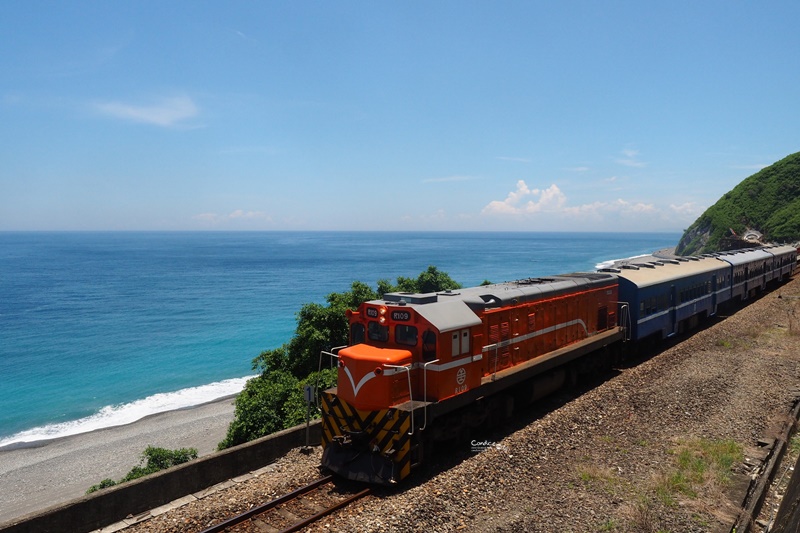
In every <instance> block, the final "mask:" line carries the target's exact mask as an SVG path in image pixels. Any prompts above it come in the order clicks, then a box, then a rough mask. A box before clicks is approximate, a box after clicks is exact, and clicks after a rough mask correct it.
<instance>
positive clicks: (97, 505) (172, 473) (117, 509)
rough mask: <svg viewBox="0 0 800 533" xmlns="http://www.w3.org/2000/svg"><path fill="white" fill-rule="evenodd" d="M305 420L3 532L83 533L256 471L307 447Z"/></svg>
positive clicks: (314, 430)
mask: <svg viewBox="0 0 800 533" xmlns="http://www.w3.org/2000/svg"><path fill="white" fill-rule="evenodd" d="M321 428H322V426H321V423H320V421H319V420H316V421H313V422H312V423H311V426H310V442H311V443H312V444H318V443H319V442H320V439H321V436H322V429H321ZM305 443H306V425H305V424H302V425H300V426H295V427H293V428H290V429H285V430H283V431H279V432H278V433H273V434H272V435H268V436H266V437H262V438H260V439H258V440H254V441H252V442H248V443H246V444H242V445H240V446H235V447H233V448H229V449H227V450H224V451H221V452H216V453H213V454H211V455H206V456H204V457H201V458H199V459H197V460H194V461H191V462H189V463H186V464H183V465H179V466H176V467H173V468H170V469H167V470H163V471H161V472H157V473H155V474H151V475H149V476H146V477H143V478H140V479H137V480H134V481H130V482H128V483H123V484H121V485H116V486H113V487H109V488H107V489H102V490H99V491H97V492H94V493H92V494H89V495H87V496H84V497H82V498H78V499H76V500H72V501H70V502H67V503H64V504H61V505H57V506H55V507H51V508H49V509H45V510H44V511H39V512H37V513H33V514H30V515H27V516H23V517H20V518H16V519H14V520H12V521H10V522H8V523H6V524H0V531H2V532H3V533H23V532H25V533H28V532H30V533H56V532H58V533H61V532H65V531H69V532H75V533H84V532H88V531H93V530H95V529H99V528H102V527H105V526H107V525H109V524H113V523H115V522H119V521H120V520H122V519H124V518H126V517H127V516H130V515H137V514H140V513H143V512H145V511H148V510H150V509H154V508H156V507H159V506H161V505H165V504H167V503H169V502H171V501H173V500H177V499H178V498H182V497H183V496H186V495H188V494H193V493H195V492H198V491H201V490H203V489H206V488H208V487H211V486H212V485H216V484H217V483H220V482H222V481H226V480H228V479H231V478H233V477H236V476H240V475H243V474H246V473H248V472H252V471H253V470H258V469H259V468H262V467H264V466H266V465H267V464H269V463H271V462H273V461H275V460H276V459H278V458H280V457H283V456H284V455H286V453H287V452H289V450H292V449H294V448H298V447H300V446H304V445H305Z"/></svg>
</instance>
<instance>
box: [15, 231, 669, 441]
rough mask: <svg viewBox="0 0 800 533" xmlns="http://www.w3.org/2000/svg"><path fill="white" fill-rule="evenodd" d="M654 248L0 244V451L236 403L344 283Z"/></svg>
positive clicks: (500, 275) (513, 240)
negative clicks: (268, 360)
mask: <svg viewBox="0 0 800 533" xmlns="http://www.w3.org/2000/svg"><path fill="white" fill-rule="evenodd" d="M679 237H680V235H678V234H663V233H656V234H654V233H636V234H604V233H436V232H432V233H402V232H398V233H368V232H367V233H361V232H263V233H257V232H253V233H250V232H241V233H222V232H208V233H167V232H164V233H160V232H156V233H135V232H133V233H128V232H107V233H106V232H103V233H84V232H79V233H70V232H65V233H0V376H2V378H1V380H0V446H3V445H7V444H10V443H14V442H20V441H34V440H40V439H44V438H53V437H57V436H63V435H68V434H73V433H77V432H82V431H89V430H92V429H97V428H100V427H107V426H111V425H118V424H121V423H128V422H132V421H134V420H136V419H138V418H141V417H142V416H146V415H148V414H152V413H154V412H160V411H165V410H170V409H175V408H180V407H186V406H189V405H196V404H199V403H203V402H206V401H210V400H212V399H215V398H219V397H222V396H226V395H228V394H233V393H235V392H238V391H239V390H241V387H242V386H243V383H244V378H245V377H246V376H248V375H251V374H252V373H253V372H252V370H251V368H250V362H251V360H252V359H253V358H254V357H255V356H257V355H258V354H259V353H260V352H261V351H262V350H264V349H268V348H275V347H277V346H280V345H281V344H283V343H284V342H286V341H287V340H288V339H289V338H290V337H291V335H292V333H293V332H294V326H295V318H294V317H295V313H296V312H297V311H298V310H299V309H300V307H301V306H302V304H304V303H308V302H320V303H322V302H324V300H325V296H326V295H327V294H329V293H330V292H334V291H343V290H347V289H348V288H349V286H350V284H351V283H352V282H353V281H354V280H359V281H364V282H367V283H370V284H372V285H373V286H374V284H375V282H376V281H377V280H378V279H380V278H388V279H391V280H394V279H395V278H396V277H397V276H413V277H416V275H417V274H419V273H420V272H421V271H423V270H424V269H426V268H427V267H428V265H436V266H437V267H438V268H439V269H440V270H443V271H445V272H447V273H448V274H450V276H451V277H452V278H453V279H455V280H456V281H458V282H460V283H462V284H463V285H476V284H479V283H481V282H482V281H484V280H485V279H488V280H490V281H495V282H496V281H507V280H512V279H519V278H525V277H531V276H541V275H551V274H558V273H563V272H574V271H587V270H594V269H595V267H596V266H597V265H598V264H599V263H602V262H605V261H608V260H612V259H619V258H624V257H631V256H635V255H641V254H646V253H650V252H652V251H654V250H657V249H659V248H665V247H669V246H673V245H674V244H675V243H676V242H677V241H678V238H679Z"/></svg>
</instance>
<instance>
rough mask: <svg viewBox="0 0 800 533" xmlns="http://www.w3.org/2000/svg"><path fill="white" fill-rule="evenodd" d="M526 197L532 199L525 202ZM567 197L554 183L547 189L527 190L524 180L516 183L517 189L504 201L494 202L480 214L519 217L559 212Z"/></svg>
mask: <svg viewBox="0 0 800 533" xmlns="http://www.w3.org/2000/svg"><path fill="white" fill-rule="evenodd" d="M528 197H533V198H532V199H530V200H528V201H527V202H525V201H524V200H525V199H526V198H528ZM566 201H567V197H566V196H564V193H562V192H561V189H559V188H558V185H556V184H555V183H554V184H552V185H550V187H548V188H547V189H543V190H540V189H529V188H528V185H527V184H526V183H525V180H519V181H518V182H517V189H516V190H515V191H511V192H510V193H508V196H507V197H506V199H505V200H503V201H499V200H495V201H493V202H489V204H488V205H487V206H486V207H484V208H483V210H482V211H481V214H510V215H520V214H525V213H538V212H547V211H559V210H560V209H561V208H562V207H563V205H564V204H565V203H566Z"/></svg>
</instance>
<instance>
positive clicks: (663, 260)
mask: <svg viewBox="0 0 800 533" xmlns="http://www.w3.org/2000/svg"><path fill="white" fill-rule="evenodd" d="M661 262H662V263H669V264H670V265H680V262H679V261H676V260H675V259H662V260H661Z"/></svg>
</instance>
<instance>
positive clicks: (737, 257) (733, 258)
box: [717, 248, 773, 266]
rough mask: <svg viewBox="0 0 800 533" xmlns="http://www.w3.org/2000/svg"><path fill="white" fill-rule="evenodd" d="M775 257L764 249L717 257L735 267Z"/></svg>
mask: <svg viewBox="0 0 800 533" xmlns="http://www.w3.org/2000/svg"><path fill="white" fill-rule="evenodd" d="M771 257H773V255H772V254H771V253H769V252H767V251H765V250H764V249H763V248H756V249H750V250H746V251H743V252H734V253H725V254H720V255H718V256H717V259H719V260H720V261H725V262H726V263H730V264H731V265H733V266H738V265H743V264H745V263H750V262H752V261H758V260H760V259H769V258H771Z"/></svg>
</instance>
